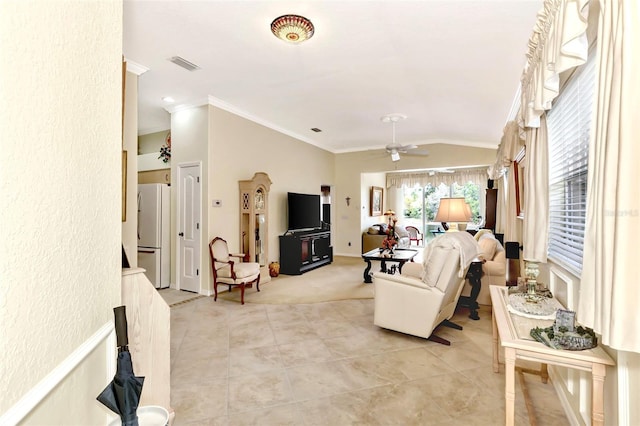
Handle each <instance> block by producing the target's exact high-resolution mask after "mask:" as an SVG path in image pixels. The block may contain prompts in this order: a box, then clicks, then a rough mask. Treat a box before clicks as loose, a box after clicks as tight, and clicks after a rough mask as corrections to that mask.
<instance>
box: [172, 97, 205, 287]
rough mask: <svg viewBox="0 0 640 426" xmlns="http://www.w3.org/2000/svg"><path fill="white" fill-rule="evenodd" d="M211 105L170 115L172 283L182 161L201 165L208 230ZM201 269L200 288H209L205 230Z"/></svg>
mask: <svg viewBox="0 0 640 426" xmlns="http://www.w3.org/2000/svg"><path fill="white" fill-rule="evenodd" d="M208 152H209V106H208V105H204V106H201V107H198V108H190V109H187V110H182V111H178V112H174V113H173V114H171V182H174V184H173V185H171V206H172V208H171V283H172V284H176V282H177V281H176V253H177V252H176V250H177V238H178V237H177V235H178V233H179V232H180V230H178V228H177V226H178V223H177V220H178V217H177V213H176V212H177V186H178V185H179V184H180V183H179V182H178V166H180V165H181V164H194V163H199V164H201V175H200V190H201V194H202V206H201V216H202V222H201V223H200V229H202V230H205V229H207V223H208V216H207V209H206V207H207V206H206V199H207V197H206V194H207V191H208V187H209V185H208V182H207V176H208V175H209V171H208V164H209V154H208ZM201 235H202V244H201V247H200V251H201V254H202V256H201V262H200V271H203V273H202V274H200V276H202V277H203V279H202V281H201V288H204V289H206V288H207V287H206V285H207V281H206V276H207V275H205V274H204V272H205V271H208V269H209V266H208V265H209V261H208V256H209V252H208V250H209V246H208V245H207V244H208V241H207V235H206V233H205V232H202V234H201Z"/></svg>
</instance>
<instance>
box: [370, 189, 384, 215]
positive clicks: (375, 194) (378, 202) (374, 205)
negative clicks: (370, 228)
mask: <svg viewBox="0 0 640 426" xmlns="http://www.w3.org/2000/svg"><path fill="white" fill-rule="evenodd" d="M382 201H383V200H382V188H380V187H379V186H372V187H371V195H370V197H369V208H370V210H369V213H370V214H369V215H370V216H382Z"/></svg>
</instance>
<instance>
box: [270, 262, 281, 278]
mask: <svg viewBox="0 0 640 426" xmlns="http://www.w3.org/2000/svg"><path fill="white" fill-rule="evenodd" d="M278 275H280V262H271V263H270V264H269V276H271V277H277V276H278Z"/></svg>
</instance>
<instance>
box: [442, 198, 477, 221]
mask: <svg viewBox="0 0 640 426" xmlns="http://www.w3.org/2000/svg"><path fill="white" fill-rule="evenodd" d="M469 220H471V208H470V207H469V205H468V204H467V203H466V202H465V201H464V198H441V199H440V206H439V207H438V213H437V214H436V217H435V219H434V221H436V222H469Z"/></svg>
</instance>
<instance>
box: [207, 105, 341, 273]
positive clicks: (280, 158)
mask: <svg viewBox="0 0 640 426" xmlns="http://www.w3.org/2000/svg"><path fill="white" fill-rule="evenodd" d="M210 125H211V127H210V129H211V138H210V146H211V149H210V151H209V161H210V169H209V170H210V173H211V174H210V176H209V193H208V198H205V204H206V205H207V206H209V207H208V215H209V223H210V226H209V228H208V236H207V238H208V239H209V240H211V239H212V238H214V237H216V236H221V237H223V238H225V239H226V240H227V242H228V244H229V249H230V250H231V251H234V252H235V251H239V250H240V235H239V231H238V230H239V229H240V223H239V217H240V200H239V196H240V195H239V189H238V181H240V180H247V179H251V178H252V177H253V175H254V173H256V172H265V173H267V174H268V175H269V178H270V179H271V182H272V185H271V191H270V193H269V236H268V237H269V253H268V259H267V260H268V262H271V261H274V260H279V258H280V252H279V239H278V236H280V235H282V234H284V233H285V232H286V230H287V192H301V193H310V194H320V186H321V185H333V183H334V180H333V175H334V165H333V158H334V155H333V154H331V153H330V152H327V151H324V150H322V149H320V148H317V147H314V146H312V145H309V144H306V143H303V142H300V141H299V140H297V139H294V138H292V137H290V136H287V135H284V134H282V133H279V132H277V131H275V130H272V129H269V128H267V127H264V126H262V125H260V124H256V123H254V122H252V121H249V120H247V119H245V118H242V117H239V116H237V115H234V114H231V113H229V112H227V111H224V110H222V109H220V108H216V107H213V106H212V107H210ZM331 195H332V200H333V199H334V198H333V193H332V194H331ZM215 199H218V200H222V206H221V207H215V208H214V207H211V203H212V201H213V200H215ZM207 250H208V247H207ZM206 254H207V255H208V251H207V252H206ZM208 275H211V272H210V271H209V274H208ZM208 275H207V276H208ZM209 279H210V280H211V279H212V278H211V277H210V278H209Z"/></svg>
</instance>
